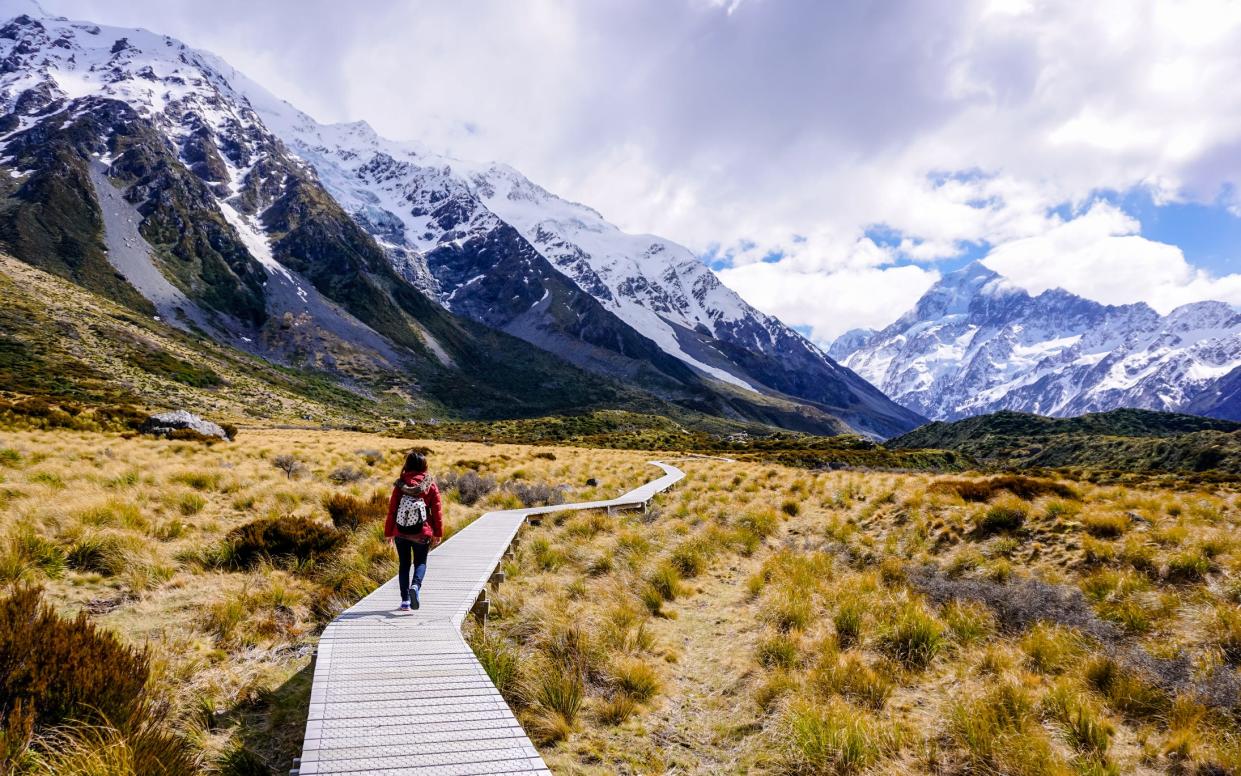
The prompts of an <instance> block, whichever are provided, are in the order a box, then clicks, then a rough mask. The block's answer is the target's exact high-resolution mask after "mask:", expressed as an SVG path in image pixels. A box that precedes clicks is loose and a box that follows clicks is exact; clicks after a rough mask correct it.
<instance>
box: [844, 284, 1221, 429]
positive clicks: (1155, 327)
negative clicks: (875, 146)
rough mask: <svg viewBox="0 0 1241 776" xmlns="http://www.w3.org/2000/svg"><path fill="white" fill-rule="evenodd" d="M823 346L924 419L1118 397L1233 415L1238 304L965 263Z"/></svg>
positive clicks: (1064, 406) (1044, 409) (1046, 409)
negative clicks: (1117, 293)
mask: <svg viewBox="0 0 1241 776" xmlns="http://www.w3.org/2000/svg"><path fill="white" fill-rule="evenodd" d="M828 352H829V354H830V355H831V356H832V357H833V358H835V359H838V360H839V361H840V362H841V363H842V364H844V365H846V366H848V367H849V368H851V369H853V370H855V371H857V373H858V374H860V375H862V376H863V377H865V378H866V379H867V380H869V381H870V382H872V383H873V384H874V385H876V386H878V387H879V388H880V389H881V390H883V391H884V392H885V393H886V394H887V395H888V396H890V397H892V398H893V399H894V400H895V401H897V402H900V403H901V404H903V405H904V406H906V407H908V408H910V409H912V410H914V411H915V412H918V413H920V414H923V415H926V416H927V417H930V418H933V419H936V420H955V419H958V418H963V417H966V416H971V415H980V414H985V413H991V412H996V411H1000V410H1013V411H1018V412H1027V413H1035V414H1039V415H1050V416H1058V417H1067V416H1074V415H1081V414H1083V413H1088V412H1103V411H1107V410H1112V409H1115V408H1118V407H1128V408H1137V409H1148V410H1160V411H1165V412H1187V413H1192V414H1199V415H1209V416H1214V417H1219V418H1227V419H1231V420H1241V312H1238V311H1237V310H1236V309H1234V308H1233V307H1232V306H1230V305H1228V304H1225V303H1223V302H1211V301H1204V302H1194V303H1191V304H1186V305H1183V306H1181V307H1178V308H1176V309H1174V310H1172V311H1171V312H1169V313H1168V314H1167V315H1160V314H1159V313H1158V312H1156V311H1155V310H1154V309H1152V308H1151V307H1150V306H1148V305H1146V304H1144V303H1136V304H1126V305H1104V304H1100V303H1098V302H1094V301H1091V300H1089V299H1083V298H1082V297H1080V296H1076V295H1074V294H1071V293H1069V292H1067V291H1064V290H1062V289H1059V288H1053V289H1050V290H1047V291H1044V292H1042V293H1040V294H1038V295H1031V294H1029V293H1027V292H1026V291H1025V290H1023V289H1021V288H1018V287H1017V286H1016V285H1014V284H1013V283H1011V282H1009V281H1008V280H1007V279H1005V278H1003V277H1001V276H1000V275H999V274H997V273H996V272H994V271H992V270H991V269H988V268H987V267H986V266H984V265H983V264H982V263H979V262H974V263H972V264H970V265H968V266H966V267H964V268H962V269H959V270H957V271H955V272H952V273H949V274H947V275H945V276H944V277H943V278H942V279H941V280H940V281H939V282H937V283H936V284H935V285H934V286H932V287H931V289H930V290H928V291H927V292H926V293H925V294H924V295H923V296H922V298H921V299H919V300H918V302H917V304H915V305H914V307H913V309H911V310H909V311H908V312H906V313H905V314H904V315H902V316H901V317H900V318H899V319H898V320H896V321H895V322H894V323H892V324H891V325H890V326H888V327H886V328H884V329H882V330H879V331H875V330H854V331H850V332H847V333H846V334H844V335H842V336H841V337H840V338H838V339H837V340H836V341H835V342H834V343H833V344H832V346H831V348H830V349H829V351H828Z"/></svg>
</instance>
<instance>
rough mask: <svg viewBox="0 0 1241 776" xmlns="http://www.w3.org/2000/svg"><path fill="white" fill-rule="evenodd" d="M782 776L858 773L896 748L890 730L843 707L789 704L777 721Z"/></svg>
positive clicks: (897, 743)
mask: <svg viewBox="0 0 1241 776" xmlns="http://www.w3.org/2000/svg"><path fill="white" fill-rule="evenodd" d="M781 737H782V739H783V749H784V751H783V763H782V765H783V770H784V771H785V772H787V773H823V774H850V773H859V772H861V771H863V770H865V769H866V768H868V767H870V766H872V765H874V764H875V763H877V762H878V761H879V760H881V759H882V758H884V757H886V756H889V755H891V754H893V753H895V752H896V751H897V749H898V748H899V747H900V743H901V736H900V735H899V733H898V732H897V731H896V730H895V729H894V728H892V727H891V726H889V725H887V724H885V723H884V722H882V721H880V720H877V719H874V718H872V717H870V716H868V715H867V714H865V713H864V712H861V711H858V710H856V709H854V708H853V707H851V706H849V705H848V704H847V703H843V702H841V701H829V702H828V703H826V704H822V703H815V702H812V701H807V700H797V701H794V702H793V703H791V704H790V705H789V707H788V711H787V712H786V713H785V714H784V717H783V719H782V720H781Z"/></svg>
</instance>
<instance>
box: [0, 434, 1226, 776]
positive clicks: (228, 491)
mask: <svg viewBox="0 0 1241 776" xmlns="http://www.w3.org/2000/svg"><path fill="white" fill-rule="evenodd" d="M411 446H420V447H421V446H425V447H427V448H429V450H430V460H431V462H432V468H433V471H434V472H435V473H436V474H437V475H438V476H439V477H440V478H441V482H442V484H443V485H444V488H445V492H446V494H447V498H446V505H447V510H448V511H447V516H448V523H449V526H450V529H452V528H458V527H460V526H461V525H464V524H465V523H466V522H468V521H469V520H471V519H472V518H473V517H475V516H477V515H478V514H481V513H482V512H483V511H485V510H487V509H490V508H497V507H510V506H519V505H521V504H523V503H527V504H532V503H545V502H546V501H548V500H549V499H552V500H554V499H557V498H563V499H564V500H566V501H580V500H588V499H593V498H606V497H611V496H614V495H617V494H618V493H620V492H622V491H623V490H626V489H628V488H629V487H631V486H632V485H633V484H634V483H636V482H641V481H644V480H645V479H647V478H649V477H650V476H652V475H651V473H652V472H653V471H654V470H653V469H651V468H650V467H649V466H647V465H646V463H645V461H646V460H648V459H649V458H650V457H654V456H652V455H651V454H649V453H640V452H631V451H616V450H592V449H583V448H564V447H550V446H544V447H536V446H522V445H485V444H472V443H458V442H411V441H407V440H397V439H391V438H385V437H378V436H372V435H365V434H354V433H346V432H320V431H296V430H261V429H242V431H241V433H240V435H239V436H238V439H237V441H236V442H232V443H221V444H217V445H214V446H211V447H205V446H203V445H201V444H198V443H189V442H166V441H158V440H151V439H145V438H132V439H125V438H122V437H121V436H119V435H115V434H93V433H79V432H67V431H57V432H51V431H10V432H5V433H3V434H2V435H0V477H2V478H3V480H2V482H0V504H2V505H3V506H2V510H3V511H2V512H0V579H3V581H4V582H5V583H6V584H18V585H38V586H41V587H43V588H44V590H45V592H44V598H45V600H47V601H48V602H49V603H50V604H52V605H53V606H54V607H55V609H56V610H57V611H59V612H61V613H63V614H65V615H72V614H74V613H76V612H85V613H86V616H87V617H88V619H89V620H90V621H92V622H95V623H97V624H99V625H100V626H102V627H103V628H105V629H107V630H108V631H111V632H115V633H117V634H119V635H120V637H121V638H122V640H123V641H124V642H125V643H127V644H132V645H138V646H142V645H146V646H147V647H148V649H149V653H150V655H151V658H152V660H151V668H150V679H149V682H148V685H149V692H150V695H151V702H152V703H154V704H155V705H156V707H157V708H159V709H160V710H161V714H162V716H163V718H164V719H166V720H167V722H166V724H167V726H168V728H169V730H171V731H173V732H174V733H175V734H177V735H179V736H183V737H184V738H185V739H186V740H188V742H189V743H190V745H191V750H192V751H193V752H194V756H195V758H196V761H197V762H198V763H199V764H200V766H201V767H205V768H207V769H209V770H211V771H212V772H217V773H222V774H236V775H240V774H250V773H261V772H273V773H279V772H282V771H283V770H284V769H287V768H288V767H289V764H290V762H291V759H292V757H293V756H295V755H296V753H297V749H298V746H299V745H300V741H301V734H302V721H303V720H304V715H305V705H306V702H307V698H308V694H309V675H308V671H307V670H306V667H307V666H308V665H309V661H310V651H311V649H312V647H313V644H314V639H315V633H316V632H317V629H318V628H320V627H321V626H322V624H323V623H324V622H326V621H327V620H329V619H330V618H331V617H332V616H334V614H335V613H336V612H338V611H340V610H341V609H343V608H344V607H345V606H347V605H348V604H349V603H351V602H352V601H353V600H356V599H357V598H359V597H361V595H362V594H364V593H365V592H367V591H368V590H369V589H371V588H372V587H373V586H374V585H375V584H376V583H377V582H378V581H380V580H382V579H385V578H387V577H388V576H390V575H391V574H392V573H393V572H394V570H395V563H394V562H393V559H392V558H391V556H390V554H389V553H390V551H389V550H388V549H387V547H386V546H385V545H384V544H383V542H382V538H381V536H380V531H379V528H378V525H377V523H376V522H375V521H376V516H377V512H378V509H380V507H377V506H376V505H377V504H379V502H380V501H382V498H380V499H378V500H375V499H372V496H373V494H376V493H382V492H383V491H386V489H387V486H388V484H389V482H390V480H391V478H392V476H393V474H394V472H395V471H396V469H397V468H398V467H399V462H400V460H401V457H402V452H403V451H404V450H406V449H408V448H409V447H411ZM277 464H279V465H280V466H277ZM677 465H678V466H679V467H681V468H682V469H684V470H685V472H686V474H687V479H686V480H685V482H684V483H683V485H682V486H679V487H678V488H677V489H676V490H674V491H673V492H671V493H669V494H667V495H665V496H661V497H660V498H658V499H657V508H656V509H654V510H652V512H651V513H649V514H645V515H644V514H639V513H623V514H620V515H615V516H609V515H605V514H602V513H582V514H566V515H563V516H562V517H559V518H556V519H549V520H546V521H544V522H543V523H542V525H540V526H538V527H533V526H531V527H527V528H525V529H523V533H522V537H521V542H520V544H519V545H518V549H517V553H516V555H515V557H513V558H512V559H511V560H509V561H507V562H506V564H505V571H506V574H507V581H506V582H505V583H504V584H503V585H502V586H501V588H500V590H499V593H498V594H497V595H496V597H495V605H494V607H493V610H492V618H491V620H490V622H489V624H488V626H487V628H486V630H485V632H483V631H480V630H477V629H475V630H473V631H471V632H470V633H469V634H468V635H469V637H470V640H471V643H472V644H473V645H474V648H475V651H476V653H477V654H478V655H479V656H480V659H481V660H482V661H483V663H484V665H485V666H486V667H487V669H488V671H489V673H490V674H491V675H492V678H493V680H494V681H495V682H496V684H497V686H498V687H499V688H500V689H501V691H502V692H503V693H504V694H505V696H506V698H508V700H509V702H510V704H511V705H512V706H513V707H514V709H515V710H516V711H517V713H518V716H519V718H520V719H521V720H522V722H523V725H525V727H526V729H527V731H528V732H529V733H530V735H531V736H532V737H533V738H534V739H535V740H536V741H537V742H538V744H539V746H540V750H541V751H542V753H543V755H544V757H545V759H546V761H547V762H548V764H549V766H550V767H551V768H552V769H553V770H554V771H556V772H558V773H561V772H562V773H587V774H611V773H669V772H671V773H704V774H705V773H728V772H735V773H742V772H767V773H853V772H861V771H867V772H882V773H910V772H924V773H980V772H982V773H989V772H996V773H1022V774H1057V773H1164V772H1176V773H1194V772H1200V773H1226V772H1232V771H1234V770H1236V769H1237V768H1239V767H1241V728H1238V724H1237V719H1238V714H1239V713H1241V700H1239V698H1241V692H1238V691H1239V690H1241V679H1239V677H1238V673H1237V665H1238V664H1239V663H1241V606H1239V605H1238V604H1239V602H1241V581H1239V578H1238V574H1239V573H1241V551H1239V545H1238V543H1237V542H1238V540H1237V539H1236V536H1237V533H1236V531H1237V527H1238V522H1241V501H1239V498H1238V494H1237V493H1236V492H1234V491H1231V490H1226V489H1217V490H1197V491H1192V490H1191V491H1169V490H1160V489H1155V488H1150V489H1124V488H1118V487H1101V486H1097V485H1090V484H1086V483H1072V482H1050V481H1046V480H1033V479H1028V478H1022V477H1007V478H992V479H984V478H980V477H961V476H952V477H945V476H931V475H921V474H919V475H914V474H909V475H906V474H881V473H864V472H854V471H836V472H825V473H812V472H807V471H805V470H799V469H792V468H786V467H781V466H776V465H764V464H754V463H730V462H722V461H716V460H705V459H698V460H693V459H690V460H684V461H680V462H678V464H677ZM269 518H270V519H271V520H269ZM273 523H279V524H281V525H284V526H290V525H295V524H296V525H297V526H299V529H298V530H299V531H300V532H301V533H300V534H298V535H297V536H292V535H288V536H286V535H283V534H280V535H277V534H278V532H273V529H271V528H270V526H271V525H272V524H273ZM243 526H250V528H249V529H246V530H248V531H249V533H247V532H246V530H241V528H242V527H243ZM255 526H257V528H256V527H255ZM315 526H317V527H315ZM259 528H262V529H263V530H262V531H260V530H259ZM255 536H260V537H262V540H261V541H264V542H269V544H268V545H262V544H261V542H259V545H258V546H252V545H254V544H255V542H257V541H259V540H256V539H254V537H255ZM247 537H248V538H247ZM307 537H310V538H307ZM277 539H279V540H280V541H283V542H284V544H277ZM311 539H313V541H312V540H311ZM247 542H249V544H247ZM307 548H312V549H307ZM434 581H435V556H434V555H432V557H431V565H430V570H429V572H428V581H427V584H428V585H433V584H434ZM122 732H123V731H122ZM44 733H45V734H46V731H44ZM121 737H122V739H123V738H124V736H123V735H122V736H121ZM40 741H43V744H42V745H41V744H40ZM51 741H52V739H47V738H43V739H39V738H36V741H35V745H34V747H33V748H32V749H31V750H30V751H28V752H26V753H25V754H24V755H23V758H24V759H23V760H21V763H22V764H21V765H20V768H22V769H25V772H29V773H39V772H55V773H87V772H90V771H89V770H88V769H87V768H86V766H85V765H84V763H85V758H86V755H85V754H83V751H82V747H77V748H70V747H67V746H61V745H60V744H63V740H59V739H58V741H60V744H52V743H49V742H51ZM87 748H88V749H89V747H87ZM40 769H42V770H40ZM19 772H23V771H21V770H19ZM117 772H125V771H117Z"/></svg>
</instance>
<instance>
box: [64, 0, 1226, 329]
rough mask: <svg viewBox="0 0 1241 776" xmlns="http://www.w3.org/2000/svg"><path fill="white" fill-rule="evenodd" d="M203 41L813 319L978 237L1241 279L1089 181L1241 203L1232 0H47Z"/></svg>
mask: <svg viewBox="0 0 1241 776" xmlns="http://www.w3.org/2000/svg"><path fill="white" fill-rule="evenodd" d="M44 5H45V6H46V7H48V9H49V10H50V11H52V12H55V13H62V14H65V15H68V16H75V17H81V18H94V19H97V20H99V21H105V22H110V23H119V24H130V25H141V26H147V27H150V28H153V29H159V30H161V31H164V32H168V33H169V34H173V35H176V36H178V37H180V38H182V39H184V40H187V41H188V42H190V43H192V44H194V45H198V46H202V47H205V48H210V49H212V50H214V51H216V52H217V53H219V54H221V55H222V56H224V57H225V58H226V59H228V60H229V61H230V62H232V63H233V64H234V65H236V66H237V67H239V68H240V69H242V70H244V71H246V72H247V73H249V74H250V75H252V76H253V77H255V78H256V79H257V80H259V81H260V82H263V83H265V84H266V85H268V86H269V87H270V88H272V90H273V91H275V92H277V93H279V94H282V95H286V96H288V98H289V99H290V101H292V102H294V103H296V104H297V105H298V106H299V107H302V108H303V109H305V110H308V111H309V112H310V113H312V114H314V115H315V116H316V117H318V118H320V119H323V120H329V121H332V120H342V121H343V120H355V119H362V118H364V119H366V120H368V121H369V122H370V123H371V124H372V125H374V126H375V128H376V129H377V130H378V131H379V132H380V133H382V134H384V135H388V136H391V137H396V138H403V139H413V140H418V141H421V142H424V143H426V144H428V145H429V146H431V147H433V148H436V149H439V150H447V151H449V152H451V153H454V154H456V155H459V156H464V157H470V158H480V159H498V160H502V161H506V162H509V163H511V164H513V165H514V166H515V167H517V168H518V169H520V170H522V171H523V172H525V173H526V174H527V175H529V176H530V177H531V178H532V179H534V180H535V181H537V182H539V183H540V184H542V185H544V186H546V187H547V188H549V189H551V190H553V191H556V192H558V193H560V194H562V195H564V196H567V197H569V198H571V199H575V200H579V201H583V202H586V203H589V204H590V205H591V206H593V207H595V208H596V209H598V210H600V211H601V212H602V213H603V214H604V215H605V216H607V217H608V218H610V219H611V220H613V221H615V222H616V223H618V224H619V225H621V226H622V227H623V228H625V229H627V230H630V231H637V232H652V233H658V234H661V235H664V236H667V237H670V238H672V239H675V240H678V241H680V242H683V243H685V244H687V245H688V246H690V247H691V248H694V249H696V250H698V251H700V252H702V253H707V252H708V251H710V252H711V254H712V255H714V256H717V257H723V258H724V264H725V265H726V266H725V268H724V269H723V270H722V271H721V276H722V277H723V278H724V279H725V281H726V282H728V283H729V284H731V285H733V286H734V287H735V288H736V289H737V290H738V291H739V292H740V293H742V295H743V296H746V297H747V298H748V299H749V300H750V301H751V302H753V303H755V304H756V305H757V306H759V307H761V308H762V309H764V310H766V311H768V312H772V313H774V314H777V315H779V316H781V317H782V318H785V319H786V320H787V321H788V322H789V323H792V324H795V325H800V326H804V327H808V328H809V329H810V330H811V331H812V332H813V334H814V336H815V338H816V339H818V340H819V341H824V342H825V341H829V340H830V339H831V338H832V337H834V336H835V335H837V334H839V333H840V332H842V331H844V330H845V329H848V328H852V327H855V326H861V325H865V326H875V325H883V324H886V323H888V322H890V321H891V320H893V319H894V318H895V317H896V316H897V315H898V314H899V313H900V312H901V311H902V310H903V309H904V308H905V307H908V306H909V305H910V304H912V302H913V301H914V300H915V299H916V298H917V296H918V295H919V294H920V293H921V292H922V290H924V289H925V288H926V287H927V286H928V285H929V284H930V283H931V282H933V281H934V279H935V278H936V277H937V275H938V273H939V271H940V269H941V268H943V267H944V266H946V264H945V263H948V265H951V263H952V262H959V261H960V260H962V257H965V256H988V258H987V262H988V264H989V265H990V266H992V267H993V268H995V269H997V270H998V271H1001V272H1004V273H1005V274H1008V275H1010V276H1011V277H1012V278H1013V279H1014V280H1015V281H1016V282H1018V283H1020V284H1022V285H1026V286H1028V287H1029V288H1031V290H1035V291H1037V290H1041V288H1044V287H1047V286H1050V285H1060V286H1063V287H1065V288H1067V289H1068V290H1070V291H1074V292H1076V293H1080V294H1083V295H1085V296H1090V297H1092V298H1096V299H1100V300H1101V301H1109V302H1128V301H1136V300H1139V299H1141V300H1146V301H1148V302H1150V303H1152V304H1153V305H1155V306H1156V307H1157V308H1160V309H1165V310H1166V309H1168V308H1169V307H1170V306H1175V305H1176V304H1180V303H1183V302H1185V301H1190V300H1193V299H1199V298H1205V297H1213V298H1220V299H1224V300H1226V301H1229V302H1232V303H1234V304H1241V278H1239V276H1238V274H1237V271H1238V267H1237V264H1238V262H1236V261H1233V262H1231V266H1229V262H1224V263H1223V264H1217V265H1216V266H1213V267H1209V268H1203V267H1194V266H1192V265H1191V264H1190V263H1189V262H1187V260H1186V258H1185V256H1184V255H1183V253H1182V251H1181V250H1180V249H1179V248H1178V247H1177V246H1175V245H1169V244H1163V243H1155V242H1153V241H1151V240H1149V239H1146V238H1144V237H1143V236H1142V235H1141V234H1140V224H1138V223H1136V222H1135V221H1134V219H1133V218H1132V216H1130V215H1127V214H1126V213H1124V212H1122V211H1120V210H1118V209H1117V208H1116V207H1115V206H1109V205H1106V203H1101V202H1098V201H1096V200H1097V193H1098V192H1100V191H1104V190H1106V191H1115V192H1125V191H1130V190H1133V189H1135V188H1143V189H1146V190H1149V191H1150V192H1151V194H1152V195H1153V196H1155V197H1156V198H1157V199H1159V200H1160V201H1195V202H1204V203H1209V204H1210V205H1211V206H1213V207H1219V208H1227V209H1231V210H1232V211H1234V212H1236V213H1238V214H1241V193H1239V191H1238V188H1237V182H1238V179H1239V178H1241V139H1238V138H1241V90H1237V89H1236V80H1237V77H1238V75H1241V5H1239V4H1236V3H1231V2H1224V1H1223V0H1169V1H1168V2H1154V1H1153V0H1100V1H1099V2H1092V3H1081V2H1073V1H1072V0H1046V1H1045V2H1035V1H1033V0H1032V1H1031V2H1022V1H1021V0H1003V1H999V0H993V1H991V2H984V1H983V0H966V1H965V2H960V3H925V2H915V1H913V0H905V1H902V0H893V2H885V3H872V2H866V0H842V2H831V3H822V2H817V0H727V1H719V0H598V1H597V2H590V3H580V2H571V1H570V0H527V1H526V2H521V3H511V2H507V1H506V0H476V1H474V2H466V3H456V2H446V1H445V2H440V1H428V0H422V1H418V2H414V1H413V0H407V1H405V2H389V3H382V4H381V3H358V4H345V3H340V2H337V1H336V0H332V1H331V2H329V1H328V0H309V1H307V2H294V1H293V0H286V1H284V2H267V3H253V2H249V1H248V0H247V1H246V2H242V1H241V0H217V2H214V3H211V4H209V5H208V4H202V3H197V2H190V1H189V0H159V1H157V0H134V1H133V2H129V3H125V4H118V3H108V2H102V1H101V0H95V1H92V0H46V2H45V3H44Z"/></svg>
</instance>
